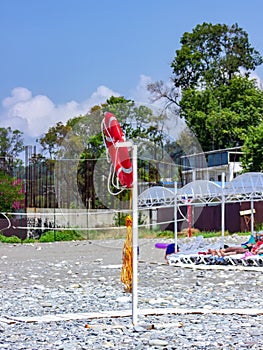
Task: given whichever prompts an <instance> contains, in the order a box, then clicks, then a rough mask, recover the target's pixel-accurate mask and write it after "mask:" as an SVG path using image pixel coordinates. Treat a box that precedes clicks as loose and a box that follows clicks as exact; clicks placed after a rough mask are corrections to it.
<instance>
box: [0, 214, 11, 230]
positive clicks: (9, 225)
mask: <svg viewBox="0 0 263 350" xmlns="http://www.w3.org/2000/svg"><path fill="white" fill-rule="evenodd" d="M1 214H2V215H3V216H4V217H5V219H6V220H7V222H8V225H7V227H4V228H2V229H1V228H0V231H4V230H8V229H9V228H10V227H11V221H10V219H9V217H8V216H7V215H6V214H5V213H1Z"/></svg>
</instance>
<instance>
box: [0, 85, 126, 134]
mask: <svg viewBox="0 0 263 350" xmlns="http://www.w3.org/2000/svg"><path fill="white" fill-rule="evenodd" d="M112 95H114V96H119V94H118V93H117V92H115V91H113V90H111V89H109V88H107V87H106V86H99V87H98V88H97V90H96V91H95V92H94V93H93V94H92V95H91V96H90V97H89V98H88V99H87V100H85V101H83V102H80V103H78V102H76V101H70V102H67V103H65V104H63V105H56V104H55V103H54V102H52V101H51V100H50V99H49V98H48V97H47V96H44V95H36V96H33V94H32V92H31V91H30V90H28V89H27V88H24V87H17V88H14V89H13V90H12V91H11V96H9V97H6V98H5V99H4V100H3V101H2V106H3V109H2V111H1V115H0V126H1V127H8V126H10V127H11V128H12V129H13V130H14V129H19V130H21V131H22V132H23V133H24V136H25V139H26V140H27V139H30V140H32V138H34V139H36V138H38V137H39V136H41V135H43V134H44V133H46V132H47V131H48V129H49V128H50V127H51V126H55V125H56V123H57V122H60V121H61V122H62V123H65V122H67V121H68V120H69V119H70V118H73V117H75V116H78V115H82V114H86V113H87V112H88V111H89V110H90V108H91V107H92V106H94V105H97V104H101V103H103V102H105V101H106V99H108V98H109V97H110V96H112Z"/></svg>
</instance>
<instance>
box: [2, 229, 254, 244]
mask: <svg viewBox="0 0 263 350" xmlns="http://www.w3.org/2000/svg"><path fill="white" fill-rule="evenodd" d="M126 234H127V231H126V229H125V228H117V229H115V230H113V229H111V230H107V229H106V228H105V230H97V231H96V230H92V231H87V232H83V231H78V230H77V229H76V230H65V231H64V230H63V231H56V230H50V231H47V232H45V233H43V234H42V235H41V237H40V238H39V239H32V238H26V239H25V240H21V238H19V237H17V236H10V237H6V236H4V235H3V234H0V242H2V243H9V244H17V243H37V242H42V243H44V242H61V241H80V240H105V239H125V238H126ZM235 234H237V235H239V236H249V235H250V232H236V233H235ZM231 235H232V233H229V232H228V231H225V234H224V236H225V237H227V236H231ZM138 236H139V238H146V239H147V238H149V239H153V238H167V239H171V238H174V232H172V231H161V230H160V229H155V230H147V229H145V228H140V229H139V230H138ZM192 236H193V237H197V236H203V237H204V238H212V237H221V236H222V233H221V231H218V232H215V231H210V232H209V231H208V232H206V231H202V232H201V231H199V230H194V229H193V232H192ZM184 237H188V232H187V230H184V231H182V232H178V238H179V239H180V238H184Z"/></svg>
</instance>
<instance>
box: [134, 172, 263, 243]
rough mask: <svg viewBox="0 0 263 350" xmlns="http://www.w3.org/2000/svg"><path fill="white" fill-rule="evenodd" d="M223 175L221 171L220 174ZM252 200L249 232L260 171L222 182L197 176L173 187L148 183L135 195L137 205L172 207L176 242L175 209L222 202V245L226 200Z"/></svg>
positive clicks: (262, 195)
mask: <svg viewBox="0 0 263 350" xmlns="http://www.w3.org/2000/svg"><path fill="white" fill-rule="evenodd" d="M222 178H224V174H222ZM248 201H250V203H251V232H252V233H253V231H254V210H253V209H254V201H263V174H262V173H256V172H249V173H245V174H242V175H239V176H237V177H236V178H234V179H233V180H232V181H230V182H228V183H226V185H224V181H223V182H222V186H219V185H218V184H216V183H214V182H212V181H207V180H196V181H193V182H190V183H188V184H187V185H185V186H184V187H182V188H180V189H177V184H176V183H175V186H174V188H173V189H171V188H169V189H168V188H165V187H160V186H154V187H150V188H148V189H147V190H145V191H144V192H142V193H141V194H140V195H139V197H138V207H139V208H144V209H145V207H147V208H153V207H171V206H173V207H174V222H175V225H174V234H175V245H176V246H177V224H176V223H177V209H178V207H179V206H183V205H198V204H199V205H200V204H202V205H209V204H210V205H211V204H216V203H218V204H219V203H221V207H222V209H221V229H222V245H223V244H224V230H225V203H235V202H248Z"/></svg>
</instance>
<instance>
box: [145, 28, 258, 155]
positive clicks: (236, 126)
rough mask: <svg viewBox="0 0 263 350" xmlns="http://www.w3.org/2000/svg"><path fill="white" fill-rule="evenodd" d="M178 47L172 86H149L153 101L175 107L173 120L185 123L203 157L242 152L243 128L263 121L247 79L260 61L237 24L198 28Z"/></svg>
mask: <svg viewBox="0 0 263 350" xmlns="http://www.w3.org/2000/svg"><path fill="white" fill-rule="evenodd" d="M180 42H181V48H180V49H179V50H177V51H176V55H175V58H174V60H173V61H172V63H171V68H172V72H173V76H172V81H173V86H172V87H170V88H169V87H168V88H167V86H166V85H165V84H164V83H163V82H156V83H153V84H150V85H149V86H148V89H149V91H150V92H151V93H152V96H153V99H155V100H157V99H160V98H164V99H166V101H167V102H169V103H172V104H173V105H174V106H176V112H177V113H176V114H175V117H178V115H179V116H180V117H181V118H184V120H185V121H186V124H187V126H188V127H189V128H190V129H191V130H192V131H193V133H194V135H195V136H196V137H197V139H198V141H199V142H200V144H201V146H202V149H203V150H204V151H210V150H214V149H219V148H227V147H234V146H241V145H242V144H243V142H244V140H245V137H246V132H247V130H248V127H249V126H250V125H254V126H257V125H259V124H260V123H261V120H262V115H263V109H262V105H263V104H262V102H263V100H262V91H261V90H260V89H259V88H258V86H257V84H256V82H255V81H251V80H249V73H250V71H253V70H254V69H255V68H256V67H257V66H259V65H260V64H262V62H263V58H262V57H261V55H260V54H259V52H258V51H257V50H255V49H254V48H253V47H252V46H251V44H250V43H249V40H248V34H247V33H246V32H245V31H244V30H243V29H242V28H240V27H239V26H238V25H237V24H233V25H231V26H228V25H226V24H215V25H213V24H211V23H203V24H199V25H197V26H196V27H195V28H194V29H193V31H192V32H186V33H184V34H183V36H182V38H181V41H180ZM242 74H243V75H242ZM177 106H179V113H178V107H177Z"/></svg>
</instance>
